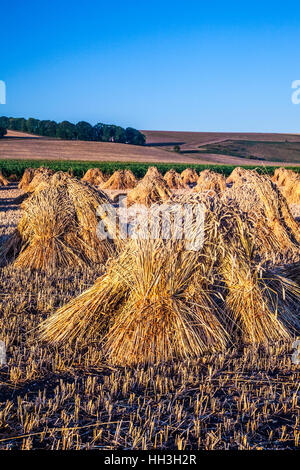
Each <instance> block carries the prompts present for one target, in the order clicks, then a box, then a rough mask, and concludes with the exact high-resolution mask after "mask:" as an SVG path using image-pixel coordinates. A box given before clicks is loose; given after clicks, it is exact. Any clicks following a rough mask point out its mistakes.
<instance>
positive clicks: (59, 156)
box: [0, 131, 299, 165]
mask: <svg viewBox="0 0 300 470" xmlns="http://www.w3.org/2000/svg"><path fill="white" fill-rule="evenodd" d="M142 132H144V133H145V135H146V137H147V145H146V146H136V145H127V144H117V143H112V142H84V141H73V140H67V141H64V140H58V139H54V138H48V137H38V136H33V135H30V134H24V133H19V132H16V131H8V134H7V136H6V137H4V138H3V139H1V140H0V159H28V160H81V161H120V162H122V161H123V162H150V163H187V164H191V163H219V164H231V165H278V162H273V161H269V162H264V161H261V160H255V159H247V158H239V157H233V156H230V155H219V154H211V153H207V154H206V153H201V155H200V154H197V153H193V151H194V150H199V146H200V145H206V144H209V143H216V142H222V141H223V140H226V139H229V138H231V139H234V138H236V139H239V140H242V139H243V138H245V139H248V140H254V139H259V138H260V139H262V140H270V141H272V140H276V141H280V140H281V141H284V140H285V139H286V138H287V135H285V134H238V133H232V134H230V133H209V132H194V133H193V132H163V131H142ZM288 138H289V139H290V140H291V141H292V140H295V141H296V140H298V141H299V136H298V135H289V136H288ZM176 144H178V145H180V147H181V149H182V153H176V152H174V151H173V147H174V145H176ZM185 152H186V153H185ZM188 152H190V153H188Z"/></svg>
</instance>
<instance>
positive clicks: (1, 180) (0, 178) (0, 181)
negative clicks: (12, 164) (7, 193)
mask: <svg viewBox="0 0 300 470" xmlns="http://www.w3.org/2000/svg"><path fill="white" fill-rule="evenodd" d="M7 185H8V180H7V179H6V178H5V176H3V174H2V171H1V170H0V186H7Z"/></svg>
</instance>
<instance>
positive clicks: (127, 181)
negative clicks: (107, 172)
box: [101, 170, 136, 189]
mask: <svg viewBox="0 0 300 470" xmlns="http://www.w3.org/2000/svg"><path fill="white" fill-rule="evenodd" d="M135 186H136V178H135V176H134V174H133V173H132V171H131V170H118V171H115V172H114V173H113V174H112V176H111V177H110V178H109V179H108V180H107V181H106V182H104V183H103V184H102V185H101V189H132V188H134V187H135Z"/></svg>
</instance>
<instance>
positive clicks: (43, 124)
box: [0, 116, 146, 145]
mask: <svg viewBox="0 0 300 470" xmlns="http://www.w3.org/2000/svg"><path fill="white" fill-rule="evenodd" d="M1 129H3V131H4V133H3V135H5V130H6V129H10V130H14V131H20V132H28V133H30V134H36V135H41V136H45V137H57V138H59V139H64V140H90V141H96V142H118V143H121V144H132V145H145V142H146V138H145V136H144V134H142V133H141V132H140V131H138V130H137V129H134V128H133V127H127V128H126V129H124V128H123V127H121V126H116V125H113V124H103V123H101V122H99V123H98V124H96V125H95V126H92V125H91V124H89V123H88V122H85V121H80V122H78V123H77V124H73V123H71V122H69V121H62V122H58V123H57V122H55V121H49V120H39V119H34V118H29V119H25V118H13V117H10V118H9V117H6V116H2V117H0V137H3V135H1Z"/></svg>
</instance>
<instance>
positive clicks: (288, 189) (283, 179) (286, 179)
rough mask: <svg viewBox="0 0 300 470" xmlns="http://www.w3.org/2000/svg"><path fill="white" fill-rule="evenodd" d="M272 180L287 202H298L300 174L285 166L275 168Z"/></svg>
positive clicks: (299, 200) (299, 202)
mask: <svg viewBox="0 0 300 470" xmlns="http://www.w3.org/2000/svg"><path fill="white" fill-rule="evenodd" d="M273 182H274V183H276V184H277V186H278V188H279V190H280V192H281V193H282V194H283V196H284V197H285V199H286V201H287V203H288V204H289V205H291V204H300V174H299V173H296V172H295V171H292V170H287V169H286V168H278V169H276V170H275V173H274V176H273Z"/></svg>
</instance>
